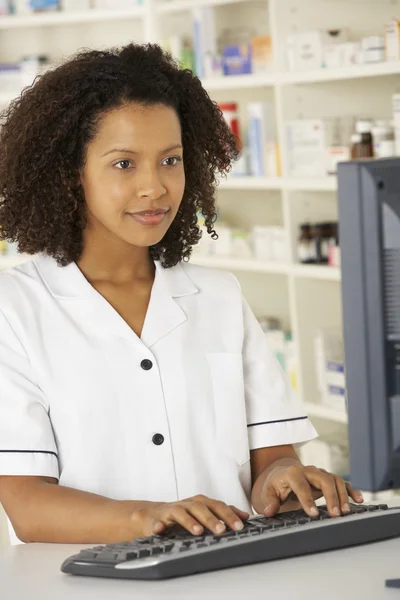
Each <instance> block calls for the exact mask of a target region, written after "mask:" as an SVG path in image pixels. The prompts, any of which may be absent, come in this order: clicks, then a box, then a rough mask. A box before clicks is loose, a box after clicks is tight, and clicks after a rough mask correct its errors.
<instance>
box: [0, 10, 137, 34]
mask: <svg viewBox="0 0 400 600" xmlns="http://www.w3.org/2000/svg"><path fill="white" fill-rule="evenodd" d="M144 16H145V11H144V7H143V6H136V7H133V8H130V9H125V10H122V9H118V10H100V9H92V10H81V11H68V12H62V11H54V12H51V11H50V12H48V13H42V14H33V15H26V16H22V15H21V16H19V15H4V16H1V17H0V29H21V28H24V29H26V28H29V29H31V28H32V27H48V26H59V25H76V24H82V23H99V22H100V21H106V22H110V21H119V20H121V19H143V18H144Z"/></svg>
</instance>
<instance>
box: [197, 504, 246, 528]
mask: <svg viewBox="0 0 400 600" xmlns="http://www.w3.org/2000/svg"><path fill="white" fill-rule="evenodd" d="M207 506H208V508H209V510H210V511H212V513H213V514H215V515H216V516H217V517H218V518H219V519H221V520H222V521H223V522H224V523H225V524H226V525H227V526H228V527H230V528H231V529H232V530H234V531H239V530H240V529H243V526H244V525H243V520H246V519H248V518H249V516H250V515H249V513H246V512H244V511H243V510H240V509H239V508H236V507H235V506H228V505H227V504H225V503H224V502H220V501H218V500H211V501H209V502H208V503H207Z"/></svg>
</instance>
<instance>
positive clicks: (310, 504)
mask: <svg viewBox="0 0 400 600" xmlns="http://www.w3.org/2000/svg"><path fill="white" fill-rule="evenodd" d="M286 483H287V484H288V485H289V486H290V488H291V489H292V490H293V492H294V493H295V495H296V496H297V499H298V501H299V502H300V504H301V506H302V507H303V509H304V511H305V512H306V513H307V514H308V515H309V516H310V517H317V516H318V515H319V510H318V508H317V505H316V504H315V502H314V498H313V495H312V490H311V487H310V484H309V482H308V480H307V479H306V477H305V475H304V471H299V470H298V469H297V468H296V467H293V468H292V467H289V469H288V470H287V474H286ZM316 487H318V486H316ZM335 489H336V488H335Z"/></svg>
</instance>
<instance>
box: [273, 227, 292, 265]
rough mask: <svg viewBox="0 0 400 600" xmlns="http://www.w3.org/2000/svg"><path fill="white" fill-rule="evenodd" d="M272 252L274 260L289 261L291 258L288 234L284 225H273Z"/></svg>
mask: <svg viewBox="0 0 400 600" xmlns="http://www.w3.org/2000/svg"><path fill="white" fill-rule="evenodd" d="M270 235H271V253H272V260H274V261H276V262H287V261H288V260H289V249H288V246H289V244H288V236H287V232H286V231H285V229H284V228H283V227H271V228H270Z"/></svg>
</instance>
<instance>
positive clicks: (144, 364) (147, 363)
mask: <svg viewBox="0 0 400 600" xmlns="http://www.w3.org/2000/svg"><path fill="white" fill-rule="evenodd" d="M140 366H141V367H142V369H144V370H145V371H150V369H151V368H152V366H153V363H152V362H151V360H149V359H148V358H145V359H144V360H142V362H141V363H140Z"/></svg>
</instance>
